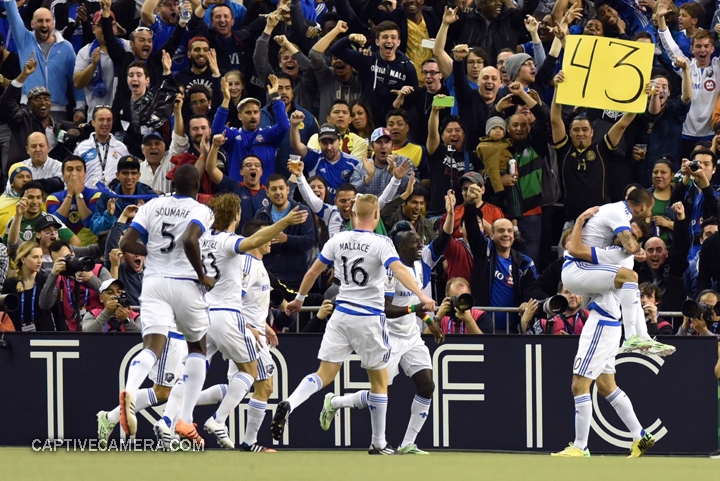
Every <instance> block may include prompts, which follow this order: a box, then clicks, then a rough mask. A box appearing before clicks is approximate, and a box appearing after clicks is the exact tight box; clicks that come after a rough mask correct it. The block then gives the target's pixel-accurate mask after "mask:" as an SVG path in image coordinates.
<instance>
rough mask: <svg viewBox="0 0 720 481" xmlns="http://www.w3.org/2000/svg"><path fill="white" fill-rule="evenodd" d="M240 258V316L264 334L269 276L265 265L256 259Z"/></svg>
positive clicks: (268, 306)
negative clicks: (241, 302)
mask: <svg viewBox="0 0 720 481" xmlns="http://www.w3.org/2000/svg"><path fill="white" fill-rule="evenodd" d="M241 257H242V274H243V279H242V295H243V308H242V315H243V317H244V318H245V320H246V321H247V322H249V323H250V325H251V326H252V327H254V328H255V329H257V330H258V331H260V333H261V334H264V333H265V322H266V321H267V316H268V310H269V309H270V276H268V273H267V270H265V265H264V264H263V262H262V261H261V260H260V259H258V258H257V257H253V256H251V255H250V254H244V255H242V256H241Z"/></svg>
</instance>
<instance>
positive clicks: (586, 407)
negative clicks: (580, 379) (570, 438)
mask: <svg viewBox="0 0 720 481" xmlns="http://www.w3.org/2000/svg"><path fill="white" fill-rule="evenodd" d="M591 421H592V399H591V398H590V394H581V395H579V396H575V441H574V442H573V444H574V445H575V447H576V448H578V449H582V450H583V451H584V450H585V449H587V445H588V437H590V422H591Z"/></svg>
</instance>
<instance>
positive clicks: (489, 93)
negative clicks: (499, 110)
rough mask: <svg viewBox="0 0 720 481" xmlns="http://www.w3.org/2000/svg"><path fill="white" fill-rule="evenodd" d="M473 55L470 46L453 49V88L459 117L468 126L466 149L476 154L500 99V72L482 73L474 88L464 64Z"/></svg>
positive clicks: (492, 68)
mask: <svg viewBox="0 0 720 481" xmlns="http://www.w3.org/2000/svg"><path fill="white" fill-rule="evenodd" d="M469 54H470V49H469V48H468V46H467V45H457V46H456V47H455V49H454V50H453V55H454V57H455V61H454V62H453V86H454V88H455V104H456V105H457V106H458V115H459V116H460V118H462V119H463V122H464V123H465V137H466V138H467V145H466V149H467V150H468V152H474V151H475V147H477V144H478V142H479V140H480V137H482V136H483V135H485V124H486V123H487V119H488V117H489V116H490V111H491V110H492V109H493V107H494V105H495V100H496V99H497V93H498V90H499V89H500V72H499V71H498V69H496V68H495V67H485V68H484V69H482V70H481V71H480V76H479V78H478V84H477V89H473V88H471V87H470V85H469V84H468V78H467V75H466V74H465V65H464V62H463V60H465V58H466V57H467V58H468V59H470V55H469ZM468 61H469V60H468Z"/></svg>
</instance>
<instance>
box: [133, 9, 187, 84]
mask: <svg viewBox="0 0 720 481" xmlns="http://www.w3.org/2000/svg"><path fill="white" fill-rule="evenodd" d="M180 1H182V0H147V1H146V2H145V3H143V6H142V9H141V10H140V25H143V26H146V27H149V28H150V30H151V31H152V33H153V53H156V52H158V51H160V50H162V45H164V44H165V43H166V42H167V41H168V40H169V39H170V37H172V34H173V30H174V29H175V25H177V24H178V22H179V21H180V5H179V3H180ZM156 12H157V13H156ZM189 48H190V46H189V43H188V36H187V32H184V33H183V35H182V38H181V39H180V44H179V45H178V47H177V49H176V50H174V51H168V53H169V54H170V56H171V57H172V58H173V67H172V70H173V73H177V72H179V71H180V70H182V69H185V68H187V59H186V57H185V56H186V52H187V51H188V49H189Z"/></svg>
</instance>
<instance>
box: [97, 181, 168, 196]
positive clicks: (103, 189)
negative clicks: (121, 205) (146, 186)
mask: <svg viewBox="0 0 720 481" xmlns="http://www.w3.org/2000/svg"><path fill="white" fill-rule="evenodd" d="M95 188H96V189H97V190H99V191H100V192H101V193H103V194H106V195H107V196H108V197H110V198H113V199H130V200H150V199H154V198H155V197H158V195H157V194H155V193H152V194H139V195H135V194H133V195H127V194H120V193H118V192H114V191H112V190H110V189H108V188H107V187H105V184H103V183H102V182H98V183H97V184H95Z"/></svg>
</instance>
